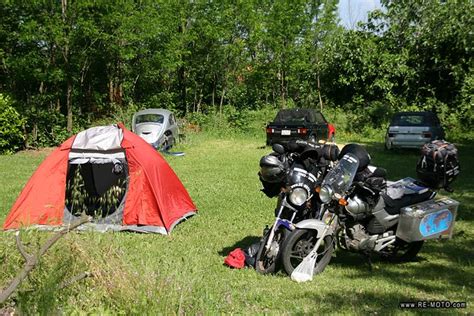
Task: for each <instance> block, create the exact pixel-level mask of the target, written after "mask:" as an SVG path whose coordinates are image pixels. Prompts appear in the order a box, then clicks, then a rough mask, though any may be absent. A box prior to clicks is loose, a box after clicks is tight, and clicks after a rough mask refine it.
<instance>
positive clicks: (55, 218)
mask: <svg viewBox="0 0 474 316" xmlns="http://www.w3.org/2000/svg"><path fill="white" fill-rule="evenodd" d="M80 212H85V213H87V214H88V215H92V216H93V218H94V220H93V222H92V223H88V224H86V225H85V227H84V228H85V229H87V228H94V229H97V230H99V231H107V230H119V231H121V230H129V231H138V232H153V233H161V234H169V233H170V232H171V231H172V229H173V227H174V226H175V225H176V224H177V223H178V222H180V221H181V220H183V219H185V218H187V217H189V216H192V215H194V214H195V213H196V206H195V205H194V203H193V201H192V200H191V198H190V196H189V194H188V192H187V191H186V189H185V188H184V186H183V184H182V183H181V181H180V180H179V178H178V176H177V175H176V174H175V173H174V171H173V170H172V169H171V167H170V166H169V165H168V163H167V162H166V161H165V160H164V159H163V158H162V157H161V155H160V154H159V153H158V152H157V151H156V150H155V149H154V148H153V147H151V146H150V145H149V144H147V143H146V142H145V141H144V140H143V139H141V138H140V137H139V136H138V135H135V134H133V133H132V132H130V131H129V130H127V129H126V128H125V127H124V126H123V125H122V124H119V125H110V126H99V127H93V128H89V129H87V130H85V131H82V132H80V133H79V134H77V135H75V136H73V137H71V138H69V139H68V140H66V141H65V142H64V143H63V144H62V145H61V146H59V147H58V148H57V149H56V150H55V151H53V152H52V153H51V154H50V155H49V156H48V157H47V158H46V159H45V160H44V161H43V163H42V164H41V165H40V166H39V167H38V169H37V170H36V171H35V173H34V174H33V176H32V177H31V178H30V180H29V181H28V183H27V184H26V186H25V187H24V188H23V191H22V192H21V193H20V196H19V197H18V199H17V200H16V202H15V204H14V205H13V207H12V209H11V210H10V213H9V215H8V217H7V218H6V220H5V223H4V225H3V228H4V229H16V228H20V227H23V226H31V225H34V226H36V227H39V228H50V227H54V226H58V225H63V224H68V223H70V222H72V221H74V220H75V219H76V218H78V217H79V216H80Z"/></svg>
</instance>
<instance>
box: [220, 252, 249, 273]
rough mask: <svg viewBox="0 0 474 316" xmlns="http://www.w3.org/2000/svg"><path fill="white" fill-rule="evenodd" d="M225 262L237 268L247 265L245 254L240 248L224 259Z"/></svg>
mask: <svg viewBox="0 0 474 316" xmlns="http://www.w3.org/2000/svg"><path fill="white" fill-rule="evenodd" d="M224 263H225V264H226V265H228V266H229V267H232V268H235V269H242V268H243V267H244V265H245V254H244V252H243V251H242V249H240V248H236V249H234V250H232V251H231V252H230V253H229V254H228V255H227V257H226V258H225V259H224Z"/></svg>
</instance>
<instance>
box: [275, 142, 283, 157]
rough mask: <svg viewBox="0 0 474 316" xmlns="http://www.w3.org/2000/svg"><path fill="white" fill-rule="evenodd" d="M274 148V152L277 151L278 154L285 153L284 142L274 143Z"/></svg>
mask: <svg viewBox="0 0 474 316" xmlns="http://www.w3.org/2000/svg"><path fill="white" fill-rule="evenodd" d="M272 149H273V151H274V152H276V153H277V154H280V155H282V154H284V153H285V147H283V145H282V144H273V145H272Z"/></svg>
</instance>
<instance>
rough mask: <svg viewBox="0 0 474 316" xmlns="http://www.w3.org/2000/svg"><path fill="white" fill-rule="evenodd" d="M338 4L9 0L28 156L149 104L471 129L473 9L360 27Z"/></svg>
mask: <svg viewBox="0 0 474 316" xmlns="http://www.w3.org/2000/svg"><path fill="white" fill-rule="evenodd" d="M337 5H338V1H337V0H297V1H273V0H241V1H230V0H222V1H206V0H196V1H186V0H179V1H164V0H159V1H131V0H125V1H120V2H116V1H93V0H83V1H72V0H61V1H49V2H48V1H46V2H45V1H40V0H33V1H2V3H1V4H0V93H5V94H8V95H10V96H11V98H12V105H13V107H14V108H15V109H16V111H17V112H18V113H19V114H20V115H21V116H22V117H24V118H25V120H26V121H25V131H26V136H27V137H26V140H25V141H26V144H25V145H27V146H32V145H33V146H43V145H53V144H57V143H58V142H61V141H62V140H63V139H65V138H66V137H67V136H68V135H70V134H71V133H73V132H74V131H77V130H80V129H82V128H84V127H86V126H89V125H90V124H93V123H94V122H97V121H104V120H106V118H110V117H115V118H117V117H123V115H122V114H124V113H129V112H131V111H132V110H135V109H136V108H144V107H163V108H169V109H173V110H174V111H176V112H177V113H178V114H180V115H189V114H193V113H202V114H203V115H207V114H208V113H220V114H223V113H224V112H225V113H227V112H228V110H227V108H228V106H232V107H234V110H235V111H237V112H238V113H239V114H236V113H234V114H232V115H231V116H232V117H237V116H238V117H239V120H240V119H241V118H242V117H243V115H245V113H249V112H248V111H249V110H256V109H259V108H262V107H266V106H267V105H270V106H272V107H273V108H275V109H276V108H280V107H286V106H306V107H317V108H323V110H324V111H327V112H330V110H331V109H332V108H334V107H338V108H340V109H341V110H342V111H344V112H345V113H349V114H348V115H352V116H351V119H350V121H351V124H349V125H348V128H351V129H360V127H362V126H371V127H380V126H382V125H383V124H384V122H385V121H386V120H387V119H388V117H389V116H390V115H391V113H393V112H394V111H398V110H401V109H432V110H436V111H437V112H439V113H440V116H441V117H442V120H443V122H445V123H449V125H453V126H464V127H467V128H469V126H472V123H473V118H474V116H473V115H474V114H472V113H473V111H472V89H473V84H472V82H473V79H472V78H473V74H472V69H474V65H473V61H472V43H473V42H474V41H473V39H472V32H468V31H467V30H471V29H472V28H473V23H474V22H473V17H474V9H473V7H474V5H473V4H472V2H471V1H469V0H462V1H439V0H428V1H422V0H417V1H408V0H401V1H389V0H385V1H383V5H384V6H385V8H384V9H383V10H380V11H375V12H373V13H372V14H371V17H370V19H369V21H368V22H367V23H365V24H363V25H360V26H359V27H358V28H357V29H355V30H347V29H344V28H342V27H341V26H340V25H338V20H337V13H336V12H337ZM234 110H232V111H231V112H232V113H233V111H234ZM229 113H230V112H229ZM350 113H353V114H350ZM354 117H355V118H356V119H353V118H354ZM125 119H127V118H125ZM237 125H238V124H237ZM239 126H240V125H239Z"/></svg>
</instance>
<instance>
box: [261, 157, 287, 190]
mask: <svg viewBox="0 0 474 316" xmlns="http://www.w3.org/2000/svg"><path fill="white" fill-rule="evenodd" d="M284 176H285V166H284V164H283V162H281V161H280V159H278V157H276V156H274V155H266V156H263V157H262V159H260V177H262V179H263V180H264V181H266V182H270V183H277V182H281V181H282V180H283V178H284Z"/></svg>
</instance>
